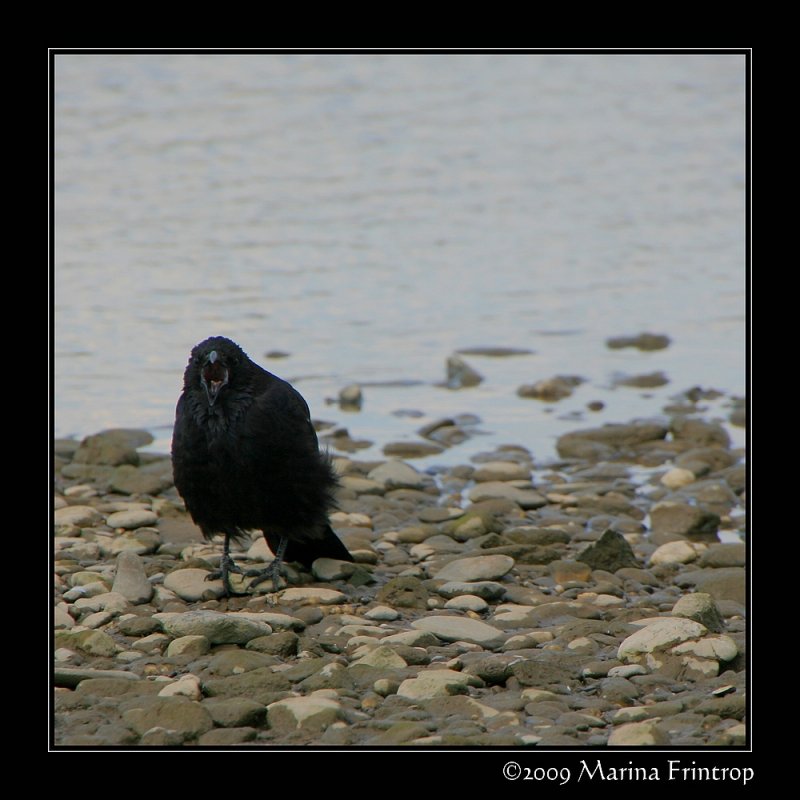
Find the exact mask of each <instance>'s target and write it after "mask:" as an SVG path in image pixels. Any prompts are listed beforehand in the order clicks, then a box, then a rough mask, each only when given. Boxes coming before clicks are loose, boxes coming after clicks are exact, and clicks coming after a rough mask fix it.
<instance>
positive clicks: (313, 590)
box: [280, 586, 347, 606]
mask: <svg viewBox="0 0 800 800" xmlns="http://www.w3.org/2000/svg"><path fill="white" fill-rule="evenodd" d="M280 601H281V603H284V604H286V605H290V606H304V605H309V606H310V605H315V606H331V605H338V604H339V603H345V602H347V596H346V595H344V594H342V592H338V591H336V590H335V589H323V588H321V587H317V586H302V587H297V588H293V589H284V590H283V591H282V592H281V594H280Z"/></svg>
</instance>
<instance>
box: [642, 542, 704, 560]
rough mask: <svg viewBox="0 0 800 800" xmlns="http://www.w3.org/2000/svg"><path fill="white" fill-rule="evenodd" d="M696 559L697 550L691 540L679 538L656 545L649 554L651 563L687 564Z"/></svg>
mask: <svg viewBox="0 0 800 800" xmlns="http://www.w3.org/2000/svg"><path fill="white" fill-rule="evenodd" d="M696 559H697V550H695V549H694V547H692V544H691V542H688V541H686V540H685V539H679V540H678V541H675V542H667V543H666V544H662V545H661V546H660V547H657V548H656V549H655V550H654V551H653V553H652V555H651V556H650V563H651V564H655V565H658V564H689V563H690V562H692V561H695V560H696Z"/></svg>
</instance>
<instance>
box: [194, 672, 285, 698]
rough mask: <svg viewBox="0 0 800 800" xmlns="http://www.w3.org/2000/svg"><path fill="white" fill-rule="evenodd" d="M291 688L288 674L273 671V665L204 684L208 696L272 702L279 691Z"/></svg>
mask: <svg viewBox="0 0 800 800" xmlns="http://www.w3.org/2000/svg"><path fill="white" fill-rule="evenodd" d="M291 688H292V684H291V682H290V680H289V679H288V678H287V677H286V675H285V674H282V673H280V672H273V670H272V668H271V667H258V668H257V669H251V670H249V671H248V672H243V673H241V674H237V675H230V676H228V677H226V678H212V679H209V680H206V681H205V683H204V684H203V689H204V691H205V693H206V695H207V696H208V697H245V698H249V699H251V700H255V701H257V702H261V701H262V700H263V701H264V702H271V701H272V700H274V699H275V694H276V693H277V692H288V691H291ZM267 698H269V699H267Z"/></svg>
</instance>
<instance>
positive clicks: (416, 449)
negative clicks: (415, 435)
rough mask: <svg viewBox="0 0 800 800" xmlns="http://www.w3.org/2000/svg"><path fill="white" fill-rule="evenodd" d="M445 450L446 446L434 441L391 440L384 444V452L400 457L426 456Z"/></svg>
mask: <svg viewBox="0 0 800 800" xmlns="http://www.w3.org/2000/svg"><path fill="white" fill-rule="evenodd" d="M443 452H444V447H442V446H441V445H439V444H435V443H434V442H412V441H408V442H389V444H387V445H384V448H383V453H384V455H387V456H397V457H398V458H425V457H426V456H436V455H439V453H443Z"/></svg>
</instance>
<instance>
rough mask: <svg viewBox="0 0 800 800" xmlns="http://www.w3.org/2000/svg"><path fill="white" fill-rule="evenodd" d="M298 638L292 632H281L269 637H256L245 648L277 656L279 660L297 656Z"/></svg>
mask: <svg viewBox="0 0 800 800" xmlns="http://www.w3.org/2000/svg"><path fill="white" fill-rule="evenodd" d="M299 641H300V638H299V637H298V635H297V634H296V633H293V632H292V631H281V632H280V633H273V634H272V635H271V636H258V637H257V638H255V639H251V640H250V641H249V642H248V643H247V645H246V647H247V649H248V650H255V651H256V652H258V653H267V654H268V655H273V656H279V657H280V658H291V657H292V656H296V655H297V650H298V643H299Z"/></svg>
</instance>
